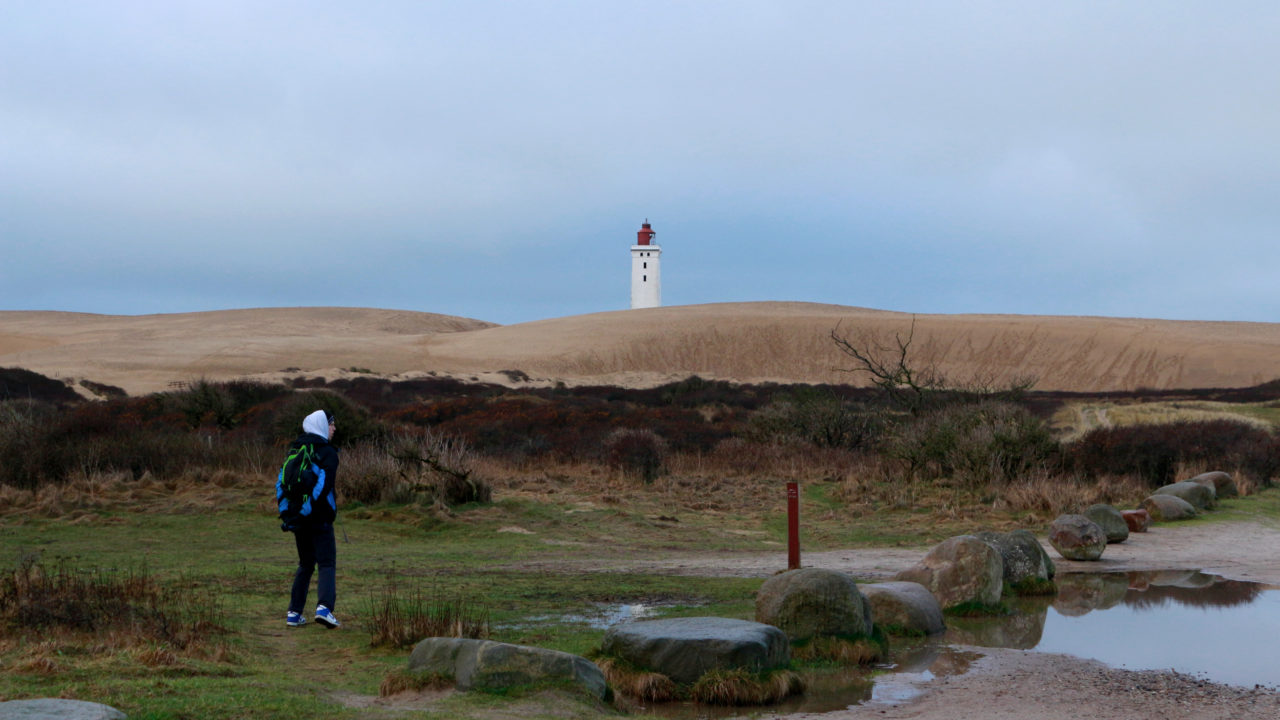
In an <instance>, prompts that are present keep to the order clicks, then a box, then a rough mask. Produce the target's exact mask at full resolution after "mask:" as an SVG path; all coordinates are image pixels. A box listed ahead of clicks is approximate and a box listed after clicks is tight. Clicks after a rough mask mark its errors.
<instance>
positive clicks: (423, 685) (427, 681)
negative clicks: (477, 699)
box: [378, 670, 453, 697]
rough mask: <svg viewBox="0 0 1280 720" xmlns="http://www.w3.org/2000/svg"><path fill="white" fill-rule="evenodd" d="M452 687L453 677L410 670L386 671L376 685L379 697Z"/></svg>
mask: <svg viewBox="0 0 1280 720" xmlns="http://www.w3.org/2000/svg"><path fill="white" fill-rule="evenodd" d="M452 687H453V678H452V677H450V676H448V675H444V674H441V673H434V672H411V671H409V670H396V671H394V672H390V673H387V676H386V677H385V678H383V679H382V684H381V685H379V686H378V695H379V696H380V697H389V696H391V695H398V694H400V693H403V692H422V691H424V690H448V689H450V688H452Z"/></svg>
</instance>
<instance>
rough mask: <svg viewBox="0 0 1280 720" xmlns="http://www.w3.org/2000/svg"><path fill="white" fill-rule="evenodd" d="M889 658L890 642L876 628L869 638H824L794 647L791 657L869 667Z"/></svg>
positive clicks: (831, 636)
mask: <svg viewBox="0 0 1280 720" xmlns="http://www.w3.org/2000/svg"><path fill="white" fill-rule="evenodd" d="M888 655H889V639H888V636H887V635H885V633H884V632H883V631H882V630H880V629H879V628H876V629H875V630H874V631H873V633H872V635H871V636H870V637H868V636H861V637H839V636H834V635H825V636H821V637H815V638H810V639H808V640H806V641H803V642H797V643H794V644H793V645H792V646H791V658H792V660H795V661H796V662H801V663H831V664H835V665H869V664H871V663H873V662H877V661H879V660H882V659H884V658H885V657H887V656H888Z"/></svg>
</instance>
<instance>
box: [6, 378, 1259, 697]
mask: <svg viewBox="0 0 1280 720" xmlns="http://www.w3.org/2000/svg"><path fill="white" fill-rule="evenodd" d="M32 375H33V374H26V373H25V371H22V372H16V371H0V376H2V377H3V378H5V379H7V381H11V382H13V383H16V382H17V380H21V381H22V382H23V383H24V384H23V385H22V386H21V390H20V391H19V392H9V394H8V395H6V396H5V398H4V399H3V400H0V458H3V462H0V531H2V532H0V553H3V554H0V605H3V606H4V607H3V610H0V669H2V670H3V672H0V695H5V696H8V697H32V696H36V695H40V694H45V695H58V694H70V695H74V696H79V697H84V696H85V695H86V694H88V695H92V699H95V700H100V701H106V702H108V703H111V704H115V705H117V706H119V707H123V708H125V709H126V710H131V711H132V712H130V714H131V716H133V715H134V714H138V715H140V716H152V717H192V716H195V715H199V716H201V717H357V716H360V715H361V713H362V710H361V709H360V708H359V707H355V708H348V707H346V706H344V705H343V704H342V702H339V701H338V700H335V697H338V696H342V697H346V696H348V695H350V696H368V695H373V696H376V695H377V693H378V688H379V687H381V688H382V689H383V692H384V693H392V692H398V691H405V690H410V691H422V692H437V691H438V688H439V687H441V686H442V685H447V682H443V681H442V679H441V678H421V677H410V676H408V675H406V674H405V671H404V652H405V650H404V649H405V648H406V647H407V646H409V645H412V644H413V642H415V640H416V639H417V638H419V637H422V636H423V635H424V634H438V633H444V634H456V635H462V636H471V637H486V636H487V637H492V638H494V639H498V640H502V641H506V642H516V643H524V644H531V645H539V646H543V647H549V648H553V649H560V650H566V651H569V652H574V653H579V654H586V653H588V652H590V651H591V650H592V649H593V648H594V647H596V646H597V645H598V643H599V640H600V636H601V633H602V631H601V630H599V629H598V628H594V627H591V626H589V625H587V624H585V623H584V622H583V621H582V620H581V618H582V617H589V616H590V615H591V613H593V612H598V611H599V610H600V608H601V607H605V606H610V605H615V604H618V603H628V604H653V605H655V606H661V607H663V608H665V610H664V612H667V613H673V614H712V615H721V616H726V617H741V618H749V617H751V616H752V612H753V610H752V607H753V601H754V594H755V592H756V590H757V589H758V587H759V580H756V579H751V578H737V577H716V578H707V577H699V578H681V577H672V576H666V575H661V574H646V573H643V572H635V571H634V570H633V571H622V570H618V569H617V568H624V567H633V566H631V565H629V563H632V562H634V561H635V560H636V559H638V558H644V557H646V556H648V555H650V554H653V553H659V552H673V551H675V552H679V551H687V552H695V551H696V552H723V553H734V552H743V551H754V552H760V551H771V552H780V550H779V548H780V543H779V541H780V540H782V539H784V537H785V536H784V533H783V527H784V526H783V517H782V514H781V512H780V510H781V508H782V507H783V506H784V504H785V495H784V493H783V492H782V483H783V482H784V481H792V480H794V481H799V482H800V483H801V487H802V496H801V504H802V517H803V519H804V520H803V537H804V543H805V547H806V549H807V550H817V549H823V548H833V547H854V546H859V545H868V544H912V545H925V544H928V543H930V542H935V541H937V540H940V539H942V538H944V537H948V536H950V535H954V534H957V533H959V532H969V531H974V530H980V529H1008V528H1013V527H1027V528H1031V529H1033V530H1038V529H1040V528H1042V527H1043V526H1044V525H1045V524H1046V523H1047V522H1048V521H1049V520H1051V519H1052V518H1053V517H1055V516H1056V515H1057V514H1059V513H1062V512H1066V511H1075V510H1079V509H1082V508H1084V507H1087V506H1088V505H1091V504H1093V503H1095V502H1109V503H1114V504H1117V505H1122V504H1132V503H1135V502H1137V500H1139V499H1140V498H1141V497H1142V496H1143V495H1145V494H1146V493H1147V492H1149V490H1150V489H1151V488H1153V487H1155V486H1157V485H1160V484H1163V483H1165V482H1168V481H1169V480H1170V479H1180V478H1182V477H1186V476H1189V475H1191V474H1194V473H1198V472H1201V471H1204V470H1226V471H1228V472H1230V473H1232V474H1233V475H1235V477H1236V480H1237V483H1238V484H1239V485H1240V487H1241V490H1242V491H1243V492H1244V493H1245V494H1249V493H1251V492H1253V491H1256V490H1257V489H1260V488H1262V487H1265V486H1267V485H1269V484H1270V483H1271V482H1272V479H1273V478H1274V476H1275V475H1276V472H1277V467H1276V463H1277V462H1280V445H1278V444H1277V442H1276V440H1275V439H1274V435H1273V433H1272V430H1271V428H1270V424H1269V422H1267V418H1268V417H1269V415H1268V413H1269V412H1270V409H1271V408H1272V407H1274V406H1275V405H1276V403H1277V400H1280V385H1276V384H1268V385H1263V386H1259V387H1257V388H1249V389H1241V390H1234V391H1212V392H1209V391H1204V392H1195V391H1183V392H1178V393H1166V394H1164V395H1158V394H1154V393H1143V394H1142V396H1141V397H1117V396H1094V397H1084V396H1079V395H1063V394H1052V393H1038V392H1035V391H1034V390H1033V389H1031V388H1029V387H1003V388H1001V387H992V386H990V385H987V386H979V385H972V384H970V385H962V386H961V387H955V386H952V385H949V384H946V383H944V382H941V381H940V380H939V379H938V378H936V377H929V378H928V382H920V380H921V378H922V377H923V376H921V375H916V376H914V378H913V380H914V381H916V382H917V386H916V388H915V389H910V388H908V390H907V391H906V392H904V391H903V388H902V387H900V386H899V385H900V384H895V385H894V387H892V388H886V387H882V386H876V385H874V384H873V385H872V386H871V387H853V386H835V385H832V386H808V385H739V384H732V383H726V382H719V381H710V380H704V379H700V378H697V377H691V378H687V379H685V380H683V381H680V382H677V383H671V384H668V385H664V386H661V387H655V388H647V389H625V388H617V387H546V388H541V387H530V386H529V385H527V384H525V383H523V382H522V383H520V387H517V388H509V387H505V386H499V385H490V384H483V383H476V382H472V383H464V382H459V381H456V380H452V379H446V378H426V379H415V380H404V381H397V380H390V379H385V378H379V377H376V376H372V375H365V374H360V375H359V376H357V377H353V378H350V379H345V380H341V381H335V382H325V381H323V380H321V379H318V378H298V379H296V380H294V381H293V382H292V383H289V384H284V385H266V384H261V383H253V382H230V383H217V382H208V381H193V382H190V383H188V384H186V385H185V386H184V387H181V388H176V389H174V390H172V391H170V392H166V393H159V394H155V395H149V396H146V397H127V396H122V395H121V394H119V393H116V392H112V391H109V390H105V389H103V388H98V389H97V390H94V389H93V388H91V387H89V386H86V385H83V384H82V385H81V386H80V387H81V389H82V390H85V391H89V392H88V394H91V395H92V396H93V398H94V399H87V398H86V393H85V392H80V393H75V392H73V393H72V394H73V395H74V397H71V396H69V395H67V394H66V393H64V392H63V389H70V388H68V387H67V386H66V385H65V384H63V383H59V382H57V381H54V380H51V379H48V378H43V379H42V378H40V377H38V376H36V377H32ZM8 387H17V385H16V384H11V385H10V386H8ZM1139 402H1141V403H1166V404H1169V405H1170V406H1172V405H1174V404H1177V403H1185V402H1195V403H1203V402H1212V403H1215V412H1217V413H1218V414H1217V415H1215V416H1214V417H1212V418H1207V419H1206V418H1204V417H1200V416H1193V417H1179V416H1177V415H1176V414H1173V415H1170V416H1168V417H1165V418H1164V419H1163V421H1162V422H1158V423H1151V422H1142V423H1135V424H1119V423H1115V422H1110V423H1107V422H1097V423H1094V424H1093V425H1091V426H1090V427H1087V428H1085V427H1083V426H1082V425H1081V424H1080V423H1078V422H1074V421H1067V422H1064V420H1063V419H1064V418H1067V419H1071V418H1078V417H1080V416H1081V415H1082V412H1081V411H1080V409H1081V408H1086V407H1087V408H1089V412H1090V413H1092V414H1091V415H1090V417H1092V418H1094V419H1095V420H1096V419H1097V418H1099V417H1102V418H1107V417H1109V418H1111V419H1112V420H1114V419H1115V418H1117V417H1119V416H1120V415H1121V413H1119V412H1115V411H1114V410H1115V409H1117V408H1122V407H1128V406H1129V405H1130V404H1135V403H1139ZM317 407H320V408H324V409H326V410H329V411H330V412H332V413H333V414H334V415H336V417H337V418H338V434H337V436H336V437H335V442H336V443H337V444H338V445H339V446H340V448H341V450H342V458H343V459H342V469H341V471H340V483H339V492H340V503H341V505H342V510H343V512H342V514H341V516H340V525H339V530H338V535H339V543H340V544H339V573H340V593H342V594H343V595H342V600H340V608H339V610H340V613H339V614H340V616H342V618H343V620H344V627H343V629H342V630H341V631H340V632H335V633H324V632H323V631H317V632H312V631H315V630H317V629H316V628H314V627H308V628H307V629H306V630H304V631H301V632H299V631H292V630H291V631H289V632H288V633H286V632H285V629H284V627H283V623H282V612H283V606H282V601H283V599H284V594H285V592H286V591H287V587H288V582H289V575H290V572H291V569H292V563H293V550H292V543H291V542H289V541H288V537H287V536H282V535H281V533H280V532H279V530H278V524H277V523H275V522H274V521H273V517H272V516H273V515H274V508H273V502H272V485H273V483H274V476H275V473H276V471H277V470H278V467H279V463H280V461H281V458H282V451H283V448H284V447H285V445H286V444H287V443H288V442H289V441H290V440H291V439H293V437H295V436H296V435H297V432H298V428H299V426H300V422H301V419H302V417H303V416H305V415H306V414H307V413H309V412H311V411H313V410H315V409H316V408H317ZM1098 408H1103V409H1107V410H1111V411H1112V412H1101V413H1099V412H1098V410H1097V409H1098ZM15 557H17V560H16V561H15V560H13V558H15ZM575 618H576V619H575ZM334 663H341V664H342V667H344V668H346V670H345V671H344V672H342V673H336V674H335V672H334V670H333V668H334V667H335V666H334ZM286 665H287V666H291V667H293V666H296V672H297V673H300V674H304V675H305V674H306V673H316V674H320V675H323V676H325V677H328V678H331V679H330V681H329V683H330V686H329V687H328V689H327V690H326V691H325V692H323V693H322V692H318V691H316V690H315V689H313V688H308V687H302V688H300V687H299V686H298V684H297V683H296V681H295V680H294V679H292V678H291V677H289V676H287V675H283V674H281V673H280V672H279V668H280V667H281V666H286ZM157 669H158V670H159V673H160V674H159V675H158V676H157V674H156V673H157ZM721 680H722V682H720V684H719V685H717V686H716V687H718V688H723V687H729V686H730V685H731V684H732V683H731V681H732V678H728V679H721ZM246 687H253V688H254V691H253V692H251V693H249V692H246V691H245V688H246ZM708 692H709V693H710V695H712V696H714V695H716V694H717V693H718V692H721V691H720V690H716V689H715V688H710V689H708ZM191 698H202V699H201V700H199V701H195V700H192V699H191ZM193 702H194V703H196V705H192V703H193ZM485 702H488V701H485V700H483V699H480V700H476V699H474V698H473V699H466V698H454V699H451V700H447V701H445V704H444V705H443V706H441V707H437V708H436V710H437V711H440V712H443V713H444V714H445V715H449V716H458V717H464V716H470V715H476V714H478V715H483V714H484V713H483V712H482V711H477V707H479V706H482V705H483V704H484V703H485ZM584 712H585V713H586V714H587V715H590V714H591V713H590V712H587V711H584Z"/></svg>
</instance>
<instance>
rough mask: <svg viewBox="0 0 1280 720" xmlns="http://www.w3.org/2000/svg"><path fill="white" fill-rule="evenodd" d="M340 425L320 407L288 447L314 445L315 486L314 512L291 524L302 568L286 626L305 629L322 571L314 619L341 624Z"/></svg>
mask: <svg viewBox="0 0 1280 720" xmlns="http://www.w3.org/2000/svg"><path fill="white" fill-rule="evenodd" d="M336 429H337V423H335V422H334V418H333V416H331V415H329V413H327V412H325V411H324V410H316V411H315V412H313V413H311V414H310V415H308V416H307V417H306V418H304V419H303V421H302V434H301V435H299V436H298V439H297V440H294V441H293V445H291V446H290V449H291V450H295V449H297V448H300V447H302V446H303V445H310V446H311V458H312V462H313V463H314V465H315V468H316V475H317V480H316V485H315V488H314V490H313V493H312V496H311V499H310V513H309V514H307V515H305V516H303V517H301V518H300V519H299V521H298V522H297V523H296V524H294V525H293V527H291V528H289V529H290V530H292V532H293V539H294V544H295V545H297V548H298V570H297V572H295V573H294V575H293V589H292V591H291V592H290V595H289V612H288V614H287V615H285V624H287V625H288V626H289V627H301V626H302V625H305V624H306V622H307V620H306V617H304V616H303V608H304V607H305V606H306V604H307V590H308V589H309V588H310V587H311V576H312V574H313V573H314V572H315V570H316V568H317V567H318V568H319V569H320V573H319V577H318V578H317V579H316V595H317V598H316V599H317V601H318V603H319V604H318V605H316V614H315V620H316V622H318V623H320V624H321V625H324V626H325V627H327V628H329V629H330V630H332V629H333V628H336V627H338V626H339V625H341V624H342V623H340V622H338V618H336V617H334V615H333V610H334V604H335V603H336V602H337V575H336V573H337V560H338V546H337V544H336V543H335V542H334V536H333V521H334V520H335V519H337V516H338V501H337V495H336V494H335V492H334V491H335V486H336V484H337V480H338V450H337V448H335V447H333V445H331V444H330V442H329V441H330V440H332V439H333V433H334V431H335V430H336Z"/></svg>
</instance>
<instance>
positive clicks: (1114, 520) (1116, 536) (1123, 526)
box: [1081, 503, 1129, 543]
mask: <svg viewBox="0 0 1280 720" xmlns="http://www.w3.org/2000/svg"><path fill="white" fill-rule="evenodd" d="M1081 514H1082V515H1084V516H1085V517H1087V518H1089V519H1090V520H1092V521H1093V522H1094V523H1096V524H1097V525H1098V527H1100V528H1102V532H1104V533H1106V535H1107V542H1108V543H1118V542H1124V541H1125V540H1128V539H1129V523H1127V522H1125V520H1124V516H1123V515H1121V514H1120V511H1119V510H1117V509H1115V508H1113V507H1111V506H1110V505H1103V504H1101V503H1099V504H1097V505H1090V506H1089V507H1087V508H1085V510H1084V512H1083V513H1081Z"/></svg>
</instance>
